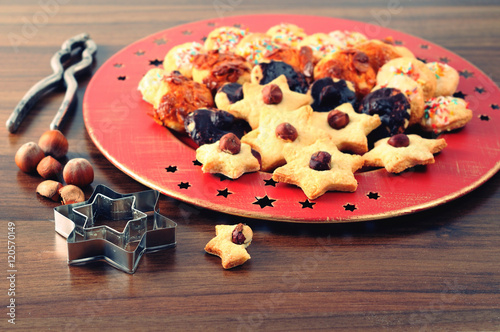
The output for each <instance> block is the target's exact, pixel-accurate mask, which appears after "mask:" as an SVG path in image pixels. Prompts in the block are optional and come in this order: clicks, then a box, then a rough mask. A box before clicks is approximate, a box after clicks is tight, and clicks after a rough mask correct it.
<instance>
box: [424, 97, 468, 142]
mask: <svg viewBox="0 0 500 332" xmlns="http://www.w3.org/2000/svg"><path fill="white" fill-rule="evenodd" d="M471 119H472V111H471V110H470V109H469V103H468V102H466V101H465V100H463V99H461V98H454V97H451V96H446V97H443V96H441V97H437V98H431V99H429V100H427V101H426V102H425V113H424V117H423V118H422V121H421V122H420V126H421V127H422V129H424V130H425V131H433V132H435V133H436V134H439V133H441V132H443V131H451V130H455V129H458V128H462V127H463V126H465V125H466V124H467V122H469V121H470V120H471Z"/></svg>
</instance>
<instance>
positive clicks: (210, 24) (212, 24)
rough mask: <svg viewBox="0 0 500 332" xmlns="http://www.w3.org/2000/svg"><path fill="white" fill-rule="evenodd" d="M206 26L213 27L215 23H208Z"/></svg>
mask: <svg viewBox="0 0 500 332" xmlns="http://www.w3.org/2000/svg"><path fill="white" fill-rule="evenodd" d="M207 25H208V26H209V27H214V26H215V22H208V23H207Z"/></svg>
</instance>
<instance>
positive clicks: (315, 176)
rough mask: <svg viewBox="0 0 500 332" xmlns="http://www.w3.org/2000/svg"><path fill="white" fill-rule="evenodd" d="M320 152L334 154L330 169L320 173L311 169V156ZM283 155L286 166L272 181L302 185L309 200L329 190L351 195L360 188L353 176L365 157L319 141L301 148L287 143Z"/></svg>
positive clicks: (276, 172) (330, 143)
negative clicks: (344, 151) (345, 192)
mask: <svg viewBox="0 0 500 332" xmlns="http://www.w3.org/2000/svg"><path fill="white" fill-rule="evenodd" d="M318 151H325V152H328V153H329V154H330V155H331V161H330V163H329V166H330V169H329V170H320V171H318V170H314V169H312V168H310V167H309V163H310V160H311V156H312V155H313V154H315V153H316V152H318ZM283 154H284V155H285V158H286V162H287V164H286V165H285V166H282V167H279V168H277V169H276V170H275V171H274V173H273V179H274V180H276V181H279V182H284V183H289V184H294V185H297V186H299V187H300V188H302V190H303V191H304V193H305V194H306V196H307V197H308V198H309V199H310V200H313V199H316V198H318V197H320V196H321V195H323V194H324V193H325V192H327V191H348V192H352V191H355V190H356V189H357V187H358V182H357V181H356V179H355V177H354V174H353V173H354V172H355V171H356V170H358V169H359V168H361V167H362V166H363V158H362V157H361V156H358V155H350V154H345V153H342V152H340V151H339V149H337V146H336V145H335V144H334V143H333V142H331V141H330V140H324V139H322V140H318V141H316V142H315V143H314V144H311V145H309V146H307V147H304V148H302V149H297V148H296V147H294V146H293V145H291V144H287V145H286V146H285V147H284V151H283Z"/></svg>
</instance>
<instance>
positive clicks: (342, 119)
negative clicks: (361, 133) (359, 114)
mask: <svg viewBox="0 0 500 332" xmlns="http://www.w3.org/2000/svg"><path fill="white" fill-rule="evenodd" d="M327 121H328V124H329V125H330V127H332V128H333V129H337V130H338V129H342V128H344V127H345V126H347V125H348V124H349V115H348V114H347V113H344V112H342V111H339V110H331V111H330V112H329V113H328V117H327Z"/></svg>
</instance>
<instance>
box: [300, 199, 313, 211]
mask: <svg viewBox="0 0 500 332" xmlns="http://www.w3.org/2000/svg"><path fill="white" fill-rule="evenodd" d="M299 203H300V204H301V205H302V208H303V209H305V208H309V209H312V208H313V206H314V205H315V204H316V203H314V202H309V200H308V199H306V200H305V201H304V202H299Z"/></svg>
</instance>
